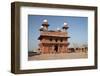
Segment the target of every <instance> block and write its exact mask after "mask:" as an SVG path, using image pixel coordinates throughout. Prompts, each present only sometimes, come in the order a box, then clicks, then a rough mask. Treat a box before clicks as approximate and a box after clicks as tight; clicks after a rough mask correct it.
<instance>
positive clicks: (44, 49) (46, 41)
mask: <svg viewBox="0 0 100 76" xmlns="http://www.w3.org/2000/svg"><path fill="white" fill-rule="evenodd" d="M48 27H49V24H48V21H47V20H44V21H43V24H42V26H41V28H40V36H39V38H38V39H39V40H40V43H39V51H40V52H41V53H44V54H46V53H66V52H68V45H69V43H68V38H69V37H68V33H67V31H66V30H67V29H68V25H67V23H64V26H63V27H62V29H61V30H60V29H57V30H48Z"/></svg>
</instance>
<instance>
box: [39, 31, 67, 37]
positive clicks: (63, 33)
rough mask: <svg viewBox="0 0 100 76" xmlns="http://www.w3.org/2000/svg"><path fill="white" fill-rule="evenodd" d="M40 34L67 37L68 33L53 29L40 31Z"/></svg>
mask: <svg viewBox="0 0 100 76" xmlns="http://www.w3.org/2000/svg"><path fill="white" fill-rule="evenodd" d="M40 35H41V36H53V37H55V36H57V37H67V36H68V33H67V32H59V31H55V32H49V31H47V32H41V33H40Z"/></svg>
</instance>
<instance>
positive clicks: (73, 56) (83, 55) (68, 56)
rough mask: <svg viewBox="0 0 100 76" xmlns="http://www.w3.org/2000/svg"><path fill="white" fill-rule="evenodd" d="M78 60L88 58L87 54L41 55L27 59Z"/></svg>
mask: <svg viewBox="0 0 100 76" xmlns="http://www.w3.org/2000/svg"><path fill="white" fill-rule="evenodd" d="M79 58H88V54H87V53H84V52H80V53H56V54H41V55H35V56H31V57H28V60H54V59H79Z"/></svg>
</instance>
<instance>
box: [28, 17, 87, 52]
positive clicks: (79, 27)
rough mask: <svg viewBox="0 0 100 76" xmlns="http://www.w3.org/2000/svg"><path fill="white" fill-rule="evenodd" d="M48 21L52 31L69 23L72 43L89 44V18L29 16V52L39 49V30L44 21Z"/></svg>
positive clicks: (70, 41)
mask: <svg viewBox="0 0 100 76" xmlns="http://www.w3.org/2000/svg"><path fill="white" fill-rule="evenodd" d="M44 19H47V20H48V23H49V25H50V26H49V29H50V30H56V29H57V28H62V26H63V23H64V22H66V23H68V26H69V29H68V30H67V31H68V33H69V37H71V38H70V39H69V40H68V41H69V43H70V46H69V47H72V46H73V44H78V45H82V44H85V43H87V42H88V18H87V17H74V16H46V15H28V50H29V51H31V50H34V51H35V50H36V49H37V48H38V44H39V41H38V37H39V35H40V32H39V28H40V26H41V24H42V23H43V20H44Z"/></svg>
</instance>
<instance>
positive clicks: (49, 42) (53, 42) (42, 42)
mask: <svg viewBox="0 0 100 76" xmlns="http://www.w3.org/2000/svg"><path fill="white" fill-rule="evenodd" d="M40 44H66V45H67V44H69V43H68V42H65V41H64V42H60V41H58V42H56V41H41V42H40Z"/></svg>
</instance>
